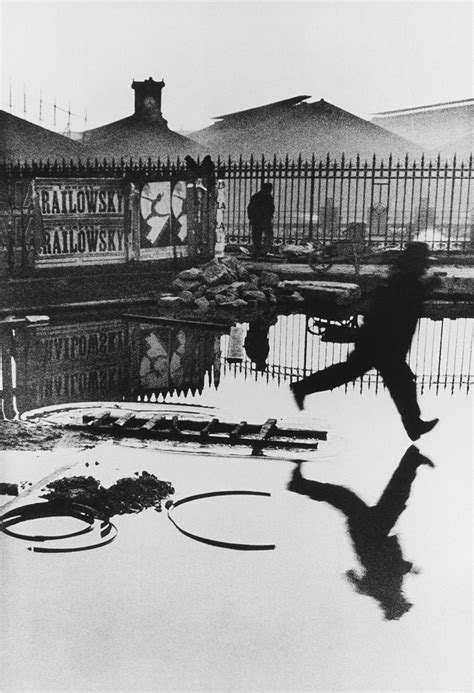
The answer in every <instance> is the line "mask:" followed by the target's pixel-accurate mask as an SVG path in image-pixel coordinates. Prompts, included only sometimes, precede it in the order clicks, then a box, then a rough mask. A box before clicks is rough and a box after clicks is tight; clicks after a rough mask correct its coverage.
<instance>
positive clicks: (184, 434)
mask: <svg viewBox="0 0 474 693" xmlns="http://www.w3.org/2000/svg"><path fill="white" fill-rule="evenodd" d="M176 418H177V417H176ZM160 421H162V422H163V421H165V422H166V423H168V424H171V427H170V426H167V427H166V428H163V427H162V428H154V426H155V425H156V424H159V423H160ZM175 424H176V427H174V426H173V422H172V421H171V422H170V421H169V420H168V421H166V419H165V417H160V416H156V417H152V419H150V420H148V421H147V422H146V423H145V424H144V425H143V426H141V427H139V428H138V427H133V428H126V427H116V428H115V427H113V426H107V427H105V426H104V427H103V428H101V433H107V432H109V433H110V434H111V435H113V436H116V437H123V438H125V437H132V438H146V439H149V440H160V441H164V440H176V439H177V438H179V439H181V440H182V441H183V442H186V443H202V442H203V440H202V438H201V435H200V431H190V430H188V431H186V430H183V429H182V428H180V427H179V426H178V421H176V422H175ZM64 428H66V429H68V430H84V429H85V428H87V425H84V424H65V425H64ZM258 435H259V434H244V435H241V436H239V437H238V438H236V439H235V441H234V443H235V444H237V445H242V446H249V447H252V448H255V449H261V448H263V447H266V448H272V449H275V448H277V449H278V448H282V449H287V450H293V449H298V450H316V449H317V447H318V443H319V441H318V440H317V439H315V438H313V439H310V438H306V439H299V440H295V439H294V438H281V437H279V436H270V437H268V438H265V439H262V438H260V437H258ZM206 442H208V443H209V444H215V445H229V442H230V440H229V435H228V433H224V432H217V433H215V434H213V435H212V436H209V438H207V439H206Z"/></svg>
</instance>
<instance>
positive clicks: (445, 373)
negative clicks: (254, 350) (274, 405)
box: [223, 315, 474, 392]
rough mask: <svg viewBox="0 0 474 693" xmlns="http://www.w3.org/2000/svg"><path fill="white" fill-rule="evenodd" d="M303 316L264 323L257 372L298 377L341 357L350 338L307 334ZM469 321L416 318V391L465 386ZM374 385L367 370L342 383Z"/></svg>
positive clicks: (249, 368) (245, 368)
mask: <svg viewBox="0 0 474 693" xmlns="http://www.w3.org/2000/svg"><path fill="white" fill-rule="evenodd" d="M307 320H308V319H307V318H306V316H304V315H289V316H280V319H279V321H278V323H277V325H275V326H274V327H271V328H270V335H269V337H270V353H269V357H268V367H267V370H266V372H265V373H264V374H262V375H260V376H259V377H263V378H266V379H267V380H269V379H270V378H274V379H277V380H278V381H283V380H286V379H288V380H290V379H296V378H301V377H303V376H305V375H309V374H310V373H313V372H315V371H319V370H322V369H323V368H326V367H327V366H330V365H332V364H333V363H339V362H341V361H344V360H345V359H346V358H347V356H348V354H349V352H350V351H352V349H353V344H352V343H350V342H347V340H341V342H333V341H325V340H324V333H323V332H321V334H311V332H309V331H308V329H307V327H308V322H307ZM353 322H354V323H355V321H353ZM473 327H474V320H472V319H470V318H456V319H454V320H451V319H448V318H443V319H440V320H432V319H429V318H422V319H421V320H420V321H419V323H418V328H417V331H416V333H415V336H414V338H413V342H412V346H411V349H410V352H409V365H410V368H411V369H412V370H413V372H414V373H416V376H417V383H418V385H419V387H420V389H421V391H423V390H424V389H425V388H434V389H436V391H438V390H439V389H441V388H442V389H447V388H451V391H452V392H453V391H454V389H455V388H458V389H461V390H465V391H469V387H470V384H471V380H472V341H473ZM225 348H226V345H225V344H224V345H223V349H224V350H225ZM229 370H232V371H233V372H235V371H240V372H243V373H244V374H250V373H253V372H254V371H255V367H254V365H253V364H252V363H251V362H250V361H249V360H246V361H245V362H244V363H242V364H232V365H229V364H226V363H224V372H226V371H229ZM253 377H255V376H253ZM379 385H380V386H383V383H382V379H381V378H380V376H379V374H378V373H377V371H375V370H373V371H370V372H369V373H367V374H366V375H364V376H363V377H362V378H358V379H357V380H356V381H355V384H353V385H348V386H346V387H347V388H349V387H359V388H360V389H361V391H362V389H363V388H364V387H368V388H370V387H373V386H375V388H376V389H377V388H378V387H379Z"/></svg>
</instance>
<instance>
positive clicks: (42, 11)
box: [0, 0, 473, 130]
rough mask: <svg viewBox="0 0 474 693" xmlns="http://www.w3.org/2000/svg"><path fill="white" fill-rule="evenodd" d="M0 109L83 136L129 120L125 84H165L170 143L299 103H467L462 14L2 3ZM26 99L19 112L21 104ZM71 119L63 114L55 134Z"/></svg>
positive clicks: (365, 108) (379, 106) (451, 9)
mask: <svg viewBox="0 0 474 693" xmlns="http://www.w3.org/2000/svg"><path fill="white" fill-rule="evenodd" d="M0 7H1V78H2V85H1V87H2V88H1V99H2V102H1V108H3V109H4V110H7V111H8V110H10V84H11V94H12V104H13V107H12V112H13V113H16V114H17V115H23V113H24V101H25V100H26V117H27V118H28V119H29V120H32V121H34V122H38V119H39V103H40V92H41V93H42V101H43V106H42V114H41V115H42V124H43V125H45V126H48V127H53V108H52V104H53V103H54V100H55V99H56V103H57V105H58V106H60V107H62V108H64V109H65V110H68V109H69V104H70V109H71V111H72V113H73V114H74V115H73V116H72V117H71V121H70V128H71V129H72V130H83V129H84V124H85V113H86V111H87V127H96V126H99V125H102V124H105V123H108V122H111V121H113V120H117V119H119V118H122V117H125V116H127V115H129V114H131V113H132V112H133V91H132V90H131V88H130V86H131V82H132V80H133V79H135V80H143V79H147V78H148V77H153V78H154V79H156V80H160V79H162V78H163V79H164V80H165V83H166V86H165V89H164V90H163V102H162V110H163V114H164V116H165V118H167V120H168V124H169V126H170V127H171V128H172V129H175V130H182V129H183V130H195V129H198V128H201V127H205V126H207V125H210V124H211V122H212V120H211V119H212V118H213V117H215V116H218V115H221V114H225V113H230V112H234V111H238V110H241V109H245V108H252V107H255V106H259V105H263V104H265V103H270V102H272V101H278V100H280V99H286V98H289V97H291V96H295V95H299V94H307V95H310V96H311V97H312V98H313V99H314V100H317V99H320V98H324V99H326V100H327V101H330V102H331V103H334V104H336V105H337V106H339V107H341V108H344V109H346V110H349V111H351V112H352V113H355V114H356V115H360V116H362V117H369V115H370V114H371V113H374V112H378V111H384V110H391V109H397V108H408V107H412V106H419V105H425V104H431V103H439V102H443V101H450V100H457V99H466V98H469V97H470V96H471V91H472V47H473V46H472V7H471V3H470V2H458V1H457V0H449V1H444V2H438V1H434V0H431V1H429V2H419V1H418V0H411V1H410V2H402V1H400V2H399V1H396V2H382V1H380V0H371V1H367V0H366V1H365V2H360V1H358V0H354V1H349V2H342V1H339V0H332V1H331V2H320V1H318V0H309V1H306V2H298V1H295V0H291V1H287V2H272V1H270V0H268V1H266V0H253V1H247V0H239V1H238V2H231V1H227V0H219V1H216V2H214V1H210V2H201V1H200V0H195V1H189V0H183V1H181V0H174V1H173V2H161V1H160V0H157V1H154V2H140V1H134V2H130V1H125V2H121V1H118V0H110V1H105V2H104V1H102V2H96V1H93V2H88V1H85V2H78V1H73V2H70V1H68V0H60V1H57V2H48V1H45V0H37V1H36V2H31V1H30V2H23V1H22V0H16V1H14V2H8V1H4V0H1V5H0ZM24 94H25V95H26V99H25V100H24ZM66 121H67V115H66V114H64V113H63V114H60V112H59V111H58V118H57V122H56V129H59V130H60V129H63V128H64V127H65V125H66Z"/></svg>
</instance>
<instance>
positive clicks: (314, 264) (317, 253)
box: [309, 248, 334, 274]
mask: <svg viewBox="0 0 474 693" xmlns="http://www.w3.org/2000/svg"><path fill="white" fill-rule="evenodd" d="M333 264H334V260H333V259H332V258H331V256H330V254H329V252H328V250H327V248H321V249H319V250H313V252H312V253H311V254H310V256H309V266H310V267H311V269H312V270H313V271H314V272H320V273H322V274H324V273H325V272H327V271H328V270H330V269H331V267H332V266H333Z"/></svg>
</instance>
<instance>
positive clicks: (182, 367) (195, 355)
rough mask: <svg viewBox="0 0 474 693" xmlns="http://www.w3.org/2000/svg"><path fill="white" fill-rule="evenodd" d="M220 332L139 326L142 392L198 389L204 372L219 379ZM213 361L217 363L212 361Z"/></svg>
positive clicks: (210, 377)
mask: <svg viewBox="0 0 474 693" xmlns="http://www.w3.org/2000/svg"><path fill="white" fill-rule="evenodd" d="M216 353H218V354H219V355H220V336H219V335H217V334H213V333H204V334H199V333H198V332H196V331H191V330H186V329H180V328H170V327H157V328H154V329H152V330H150V327H149V326H142V327H141V336H140V385H139V391H140V392H141V393H142V394H145V393H148V394H151V393H154V394H156V395H158V394H163V395H165V394H166V393H173V392H175V391H176V392H183V391H187V390H188V389H191V390H192V391H195V390H198V391H201V390H202V389H203V387H204V384H205V379H206V375H207V376H208V377H209V379H210V380H211V381H212V380H213V381H214V383H215V384H216V385H217V383H218V382H219V376H220V373H219V369H220V359H219V358H216ZM216 364H217V365H216Z"/></svg>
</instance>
